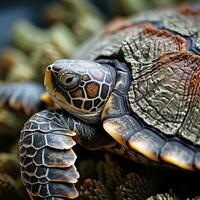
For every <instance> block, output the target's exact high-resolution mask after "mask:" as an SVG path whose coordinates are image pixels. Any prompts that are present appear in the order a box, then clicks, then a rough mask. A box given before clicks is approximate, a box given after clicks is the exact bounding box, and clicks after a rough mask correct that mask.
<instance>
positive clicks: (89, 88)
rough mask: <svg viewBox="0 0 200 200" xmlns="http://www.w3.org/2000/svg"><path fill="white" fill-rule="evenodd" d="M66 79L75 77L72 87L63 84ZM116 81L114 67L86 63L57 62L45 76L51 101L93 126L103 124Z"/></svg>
mask: <svg viewBox="0 0 200 200" xmlns="http://www.w3.org/2000/svg"><path fill="white" fill-rule="evenodd" d="M66 77H67V81H66V82H69V81H71V79H72V78H74V77H75V78H74V80H75V83H74V85H73V87H72V88H70V87H69V86H70V84H68V83H66V84H65V85H63V79H66ZM69 78H70V79H69ZM76 80H77V84H76ZM115 81H116V70H115V69H114V67H112V66H110V65H108V64H103V63H101V64H99V63H96V62H87V61H70V60H63V61H59V62H58V61H57V62H55V63H53V64H52V65H50V67H49V68H48V70H47V71H46V74H45V85H46V89H47V92H48V93H49V94H50V96H51V97H52V99H53V100H54V101H55V102H56V103H57V104H59V105H60V106H61V107H62V108H63V109H65V110H66V111H67V112H69V113H71V114H72V115H74V116H76V117H77V118H79V119H81V120H83V121H85V122H87V123H90V124H94V123H98V122H99V121H100V117H101V112H102V110H103V108H104V105H105V103H106V101H107V99H108V98H109V96H110V94H111V92H112V90H113V88H114V86H115Z"/></svg>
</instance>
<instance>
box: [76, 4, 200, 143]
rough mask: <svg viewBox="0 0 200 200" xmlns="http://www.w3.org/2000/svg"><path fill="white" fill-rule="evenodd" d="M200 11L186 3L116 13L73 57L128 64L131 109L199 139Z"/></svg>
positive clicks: (168, 131)
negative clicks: (135, 12) (133, 14)
mask: <svg viewBox="0 0 200 200" xmlns="http://www.w3.org/2000/svg"><path fill="white" fill-rule="evenodd" d="M199 23H200V11H196V10H193V9H192V8H190V7H184V8H183V7H182V8H180V9H169V10H160V11H157V12H156V11H153V12H146V13H144V14H141V15H138V16H136V17H134V18H130V19H127V20H125V19H120V18H119V19H116V20H114V21H113V22H111V23H110V24H108V26H107V27H106V29H105V30H104V31H103V32H101V33H99V34H98V35H97V36H95V37H94V38H93V39H92V40H91V41H89V42H88V43H87V44H86V45H85V46H84V47H83V48H82V49H81V51H80V52H79V54H78V56H77V58H79V59H87V60H96V59H98V58H112V59H118V60H120V61H122V62H125V63H126V64H127V65H128V66H130V68H131V70H132V85H131V88H130V91H129V93H128V96H129V101H130V105H131V107H132V110H133V113H134V114H136V115H137V116H139V118H140V119H141V120H142V121H144V122H145V123H147V124H148V125H149V126H151V127H153V128H155V129H156V130H158V131H159V132H161V133H162V134H164V135H168V136H177V137H178V138H181V139H182V140H186V141H187V142H188V143H192V144H193V145H199V144H200V131H199V130H200V115H199V110H200V26H199Z"/></svg>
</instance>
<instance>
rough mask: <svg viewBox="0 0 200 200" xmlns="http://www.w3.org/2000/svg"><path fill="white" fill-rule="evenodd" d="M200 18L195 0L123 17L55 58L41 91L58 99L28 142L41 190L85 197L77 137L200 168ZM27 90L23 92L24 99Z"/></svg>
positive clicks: (32, 187) (30, 171)
mask: <svg viewBox="0 0 200 200" xmlns="http://www.w3.org/2000/svg"><path fill="white" fill-rule="evenodd" d="M199 22H200V12H199V11H198V10H197V9H195V8H192V7H190V6H184V7H180V8H170V9H164V10H158V11H148V12H145V13H143V14H139V15H138V16H135V17H131V18H128V19H123V18H117V19H115V20H114V21H112V22H111V23H109V24H108V25H107V26H106V27H105V29H104V30H102V31H101V32H99V33H98V34H97V35H96V36H94V37H93V38H92V39H91V40H90V41H89V42H87V43H86V44H85V45H84V46H83V47H82V48H81V50H80V51H79V52H77V55H76V56H75V57H74V58H73V60H69V59H62V60H57V61H55V62H54V63H52V64H50V65H49V66H47V68H46V72H45V78H44V85H45V88H46V92H47V93H46V94H44V95H43V96H42V98H40V95H39V93H38V94H37V96H38V99H41V100H42V101H44V102H49V103H50V104H52V103H54V104H55V105H56V108H48V109H46V110H42V111H40V112H38V113H36V114H34V115H33V116H32V117H31V118H30V119H29V120H28V121H27V122H26V123H25V124H24V126H23V128H22V130H21V135H20V142H19V145H20V147H19V149H20V165H21V174H22V179H23V182H24V185H25V186H26V189H27V191H28V193H29V195H30V197H31V199H34V200H35V199H43V200H62V199H74V198H76V197H78V192H77V190H76V188H75V183H76V182H77V181H78V178H79V176H80V175H79V173H78V171H77V169H76V167H75V161H76V158H77V156H76V154H75V153H74V151H73V149H72V148H73V146H74V145H76V143H78V144H80V145H82V146H84V147H85V148H87V149H91V150H98V149H101V148H105V149H108V150H110V151H113V152H115V153H117V154H120V155H122V156H125V157H127V158H130V160H134V161H136V162H141V163H143V164H146V165H153V166H160V167H161V168H165V167H167V168H169V169H170V168H172V169H175V170H180V171H183V173H184V172H188V171H189V172H191V173H198V172H199V170H200V133H199V131H200V120H199V118H200V114H199V109H200V104H199V101H200V71H199V70H200V26H199ZM5 88H7V90H6V89H5ZM21 88H22V91H23V87H21ZM0 91H1V89H0ZM9 91H10V90H9V89H8V86H7V87H6V86H5V87H4V90H3V91H2V92H1V93H0V94H3V93H6V97H7V98H6V100H5V98H4V102H6V101H9V99H11V98H12V93H9ZM26 95H27V94H26V93H25V92H21V93H20V95H19V96H18V102H20V100H22V102H23V99H24V96H26ZM30 95H33V94H30ZM1 96H4V95H1ZM35 96H36V95H35ZM0 101H1V97H0ZM13 104H14V103H13ZM29 104H30V105H31V100H30V102H29Z"/></svg>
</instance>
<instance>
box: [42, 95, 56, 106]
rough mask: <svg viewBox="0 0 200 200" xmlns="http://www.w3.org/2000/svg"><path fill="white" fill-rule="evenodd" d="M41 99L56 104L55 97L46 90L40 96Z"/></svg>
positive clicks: (46, 102) (49, 103) (48, 103)
mask: <svg viewBox="0 0 200 200" xmlns="http://www.w3.org/2000/svg"><path fill="white" fill-rule="evenodd" d="M40 99H41V101H43V102H44V103H45V104H47V105H50V106H51V105H54V101H53V99H52V98H51V97H50V95H49V94H48V93H47V92H45V93H43V94H42V95H41V96H40Z"/></svg>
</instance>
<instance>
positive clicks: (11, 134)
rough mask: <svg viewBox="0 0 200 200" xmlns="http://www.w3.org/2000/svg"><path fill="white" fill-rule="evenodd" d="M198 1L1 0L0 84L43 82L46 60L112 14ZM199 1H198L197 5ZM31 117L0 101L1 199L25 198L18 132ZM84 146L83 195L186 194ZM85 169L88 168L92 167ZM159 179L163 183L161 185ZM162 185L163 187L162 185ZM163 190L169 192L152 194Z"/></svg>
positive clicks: (65, 52)
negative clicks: (20, 166) (19, 158)
mask: <svg viewBox="0 0 200 200" xmlns="http://www.w3.org/2000/svg"><path fill="white" fill-rule="evenodd" d="M198 1H199V0H196V1H195V0H194V1H184V0H105V1H102V0H90V1H87V0H32V1H31V0H6V1H0V85H3V84H5V83H10V82H24V81H37V82H40V83H42V82H43V72H44V69H45V67H46V66H47V65H48V64H50V63H52V62H53V61H54V60H56V59H61V58H71V57H73V55H75V54H76V51H78V49H79V47H80V46H81V45H82V44H83V43H84V42H86V41H87V40H88V39H89V38H91V37H92V35H94V34H96V33H97V32H99V31H100V30H101V29H103V27H104V25H105V24H106V23H107V22H108V21H109V20H111V19H112V18H114V17H118V16H123V17H127V16H131V15H134V14H137V13H141V12H143V11H146V10H151V9H159V8H162V7H174V6H177V5H180V4H185V3H190V4H191V3H192V4H193V3H198ZM197 7H198V4H196V6H195V8H197ZM29 117H30V116H29V115H27V114H26V113H25V112H21V111H17V110H15V109H12V108H10V107H9V106H1V107H0V200H4V199H6V200H14V199H15V200H25V199H26V200H27V199H28V197H27V194H26V192H25V189H24V187H23V185H22V182H21V178H20V171H19V162H18V138H19V134H20V129H21V127H22V125H23V123H24V122H25V121H26V120H27V119H28V118H29ZM77 148H80V147H77ZM78 151H79V149H77V152H78ZM81 152H83V150H81ZM84 152H85V153H84V154H82V155H80V156H79V157H78V158H79V160H78V163H77V165H78V168H79V170H80V172H81V180H80V185H79V186H78V187H79V188H80V191H81V196H80V199H82V200H83V199H91V200H93V199H94V200H96V199H102V200H104V199H119V200H122V199H127V200H128V199H129V200H130V199H133V200H134V199H136V200H137V199H139V200H140V199H141V200H142V199H146V198H147V197H149V198H151V199H152V200H153V199H161V200H162V199H171V200H172V199H184V198H182V197H181V198H179V197H177V196H176V195H175V194H174V191H172V190H171V188H174V187H173V186H174V184H172V185H171V186H167V187H166V183H163V182H162V183H161V182H157V181H155V180H152V179H151V178H150V177H152V173H153V174H155V171H151V172H150V174H151V175H150V176H149V174H148V173H147V174H146V172H147V170H146V169H142V168H141V167H140V166H139V167H138V165H137V164H133V165H134V169H135V170H134V172H133V171H132V170H131V169H130V164H128V162H127V161H126V160H123V159H121V158H118V157H117V158H116V157H115V156H113V155H108V154H105V153H94V152H87V151H85V150H84ZM86 155H88V156H86ZM94 157H95V159H93V158H94ZM126 166H129V167H126ZM131 166H132V165H131ZM88 169H91V170H90V172H88ZM155 176H157V175H155ZM177 176H178V179H179V182H180V183H182V182H184V178H185V177H182V175H180V176H179V175H177ZM88 178H89V179H88ZM167 178H168V179H170V178H171V177H170V176H168V177H167ZM158 179H161V178H160V177H159V178H158ZM162 179H163V180H164V179H166V175H164V176H162ZM162 184H163V185H164V186H163V187H162V189H160V188H161V187H160V185H162ZM167 184H169V183H167ZM165 187H166V189H163V188H165ZM173 190H175V191H176V192H177V193H178V194H182V191H183V190H184V194H186V195H187V194H189V193H191V190H192V193H193V195H194V196H195V195H198V192H197V191H194V190H195V188H193V189H191V188H188V187H186V186H184V185H182V184H181V185H180V186H179V187H178V188H176V189H173ZM114 191H115V192H114ZM127 191H129V192H127ZM152 191H153V192H152ZM161 192H168V193H166V194H162V195H160V196H159V195H158V197H156V196H155V198H154V197H150V196H152V195H156V194H157V193H161ZM122 194H123V195H122ZM141 194H142V195H141ZM114 196H115V197H116V198H115V197H114ZM125 197H126V198H125Z"/></svg>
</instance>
